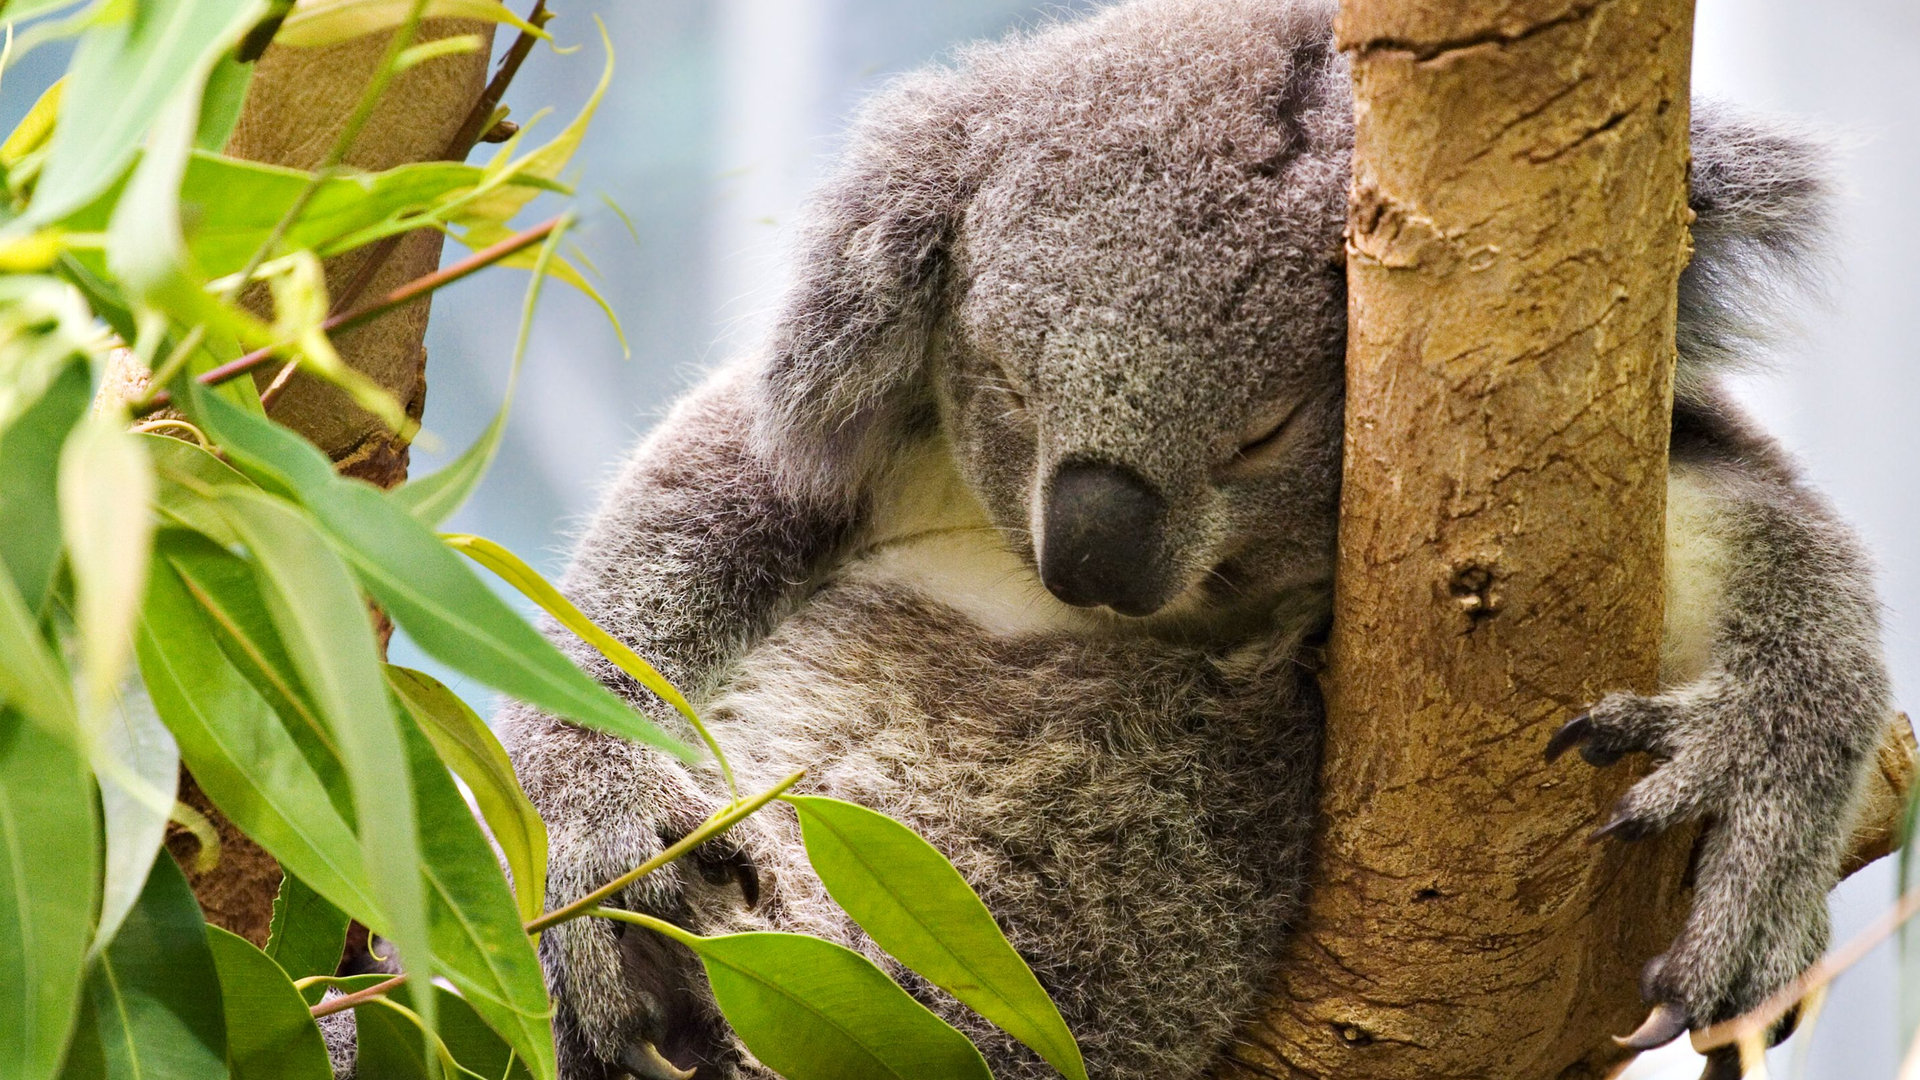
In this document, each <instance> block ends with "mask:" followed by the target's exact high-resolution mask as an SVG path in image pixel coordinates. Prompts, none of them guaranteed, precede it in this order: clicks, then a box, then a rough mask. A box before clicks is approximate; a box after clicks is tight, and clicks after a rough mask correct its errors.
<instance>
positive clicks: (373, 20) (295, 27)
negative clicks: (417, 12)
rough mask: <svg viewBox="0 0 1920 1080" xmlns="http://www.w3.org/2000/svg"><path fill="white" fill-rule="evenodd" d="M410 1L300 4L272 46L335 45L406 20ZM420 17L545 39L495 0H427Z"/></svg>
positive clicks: (324, 0)
mask: <svg viewBox="0 0 1920 1080" xmlns="http://www.w3.org/2000/svg"><path fill="white" fill-rule="evenodd" d="M412 7H413V0H321V2H319V3H308V4H302V5H300V6H299V7H297V8H295V9H294V11H293V14H291V15H289V16H287V20H286V22H284V23H281V24H280V32H279V33H278V34H276V35H274V38H273V41H274V44H276V45H288V46H292V47H294V48H314V47H318V46H325V45H336V44H339V43H340V42H343V41H351V40H352V39H354V38H356V37H364V36H365V35H367V34H376V33H379V32H380V31H382V30H391V29H393V28H394V27H396V26H399V25H400V24H401V23H403V22H406V21H407V16H408V14H409V12H410V11H411V10H412ZM421 18H423V19H479V20H483V21H486V22H495V23H504V24H505V25H507V26H511V27H513V28H514V29H516V30H519V31H521V32H523V33H529V34H533V35H534V36H535V37H539V38H546V37H547V34H546V32H545V31H543V30H541V29H540V28H539V27H537V26H534V25H533V24H532V23H529V22H527V21H526V20H525V19H522V18H521V17H520V16H518V15H515V14H514V13H513V12H512V10H510V9H509V8H507V7H506V6H505V5H503V4H501V3H499V0H427V6H426V10H425V11H424V12H422V13H421Z"/></svg>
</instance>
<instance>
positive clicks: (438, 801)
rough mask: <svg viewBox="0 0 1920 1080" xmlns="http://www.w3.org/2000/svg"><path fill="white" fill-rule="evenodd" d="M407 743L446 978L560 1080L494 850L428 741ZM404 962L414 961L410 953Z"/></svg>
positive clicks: (543, 1072) (525, 940)
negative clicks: (408, 959) (409, 956)
mask: <svg viewBox="0 0 1920 1080" xmlns="http://www.w3.org/2000/svg"><path fill="white" fill-rule="evenodd" d="M404 735H405V739H406V743H407V755H408V760H409V762H410V763H411V765H412V769H413V786H414V791H415V793H416V796H417V797H418V799H419V804H420V830H421V849H422V850H421V856H422V859H423V862H422V864H421V869H422V871H423V872H424V874H425V875H426V879H427V884H428V887H429V888H430V890H431V900H432V908H431V913H432V918H433V947H434V951H435V953H436V955H437V956H438V957H439V959H440V962H441V970H442V972H443V973H444V974H445V975H446V977H447V979H448V980H449V981H450V982H452V983H453V985H454V986H456V987H458V988H459V990H460V993H461V995H462V996H463V997H465V998H466V1000H467V1002H468V1003H469V1004H470V1005H472V1006H473V1008H474V1011H476V1012H478V1013H479V1014H480V1015H481V1016H482V1017H484V1018H485V1019H486V1021H487V1023H488V1024H489V1025H491V1026H492V1028H493V1030H494V1031H496V1032H499V1034H500V1035H501V1037H503V1038H504V1039H506V1040H507V1042H508V1044H510V1045H511V1046H512V1047H513V1048H514V1049H515V1050H517V1051H518V1052H519V1054H520V1057H521V1059H522V1061H524V1062H525V1064H526V1066H527V1067H528V1069H529V1070H530V1071H531V1072H532V1073H533V1076H534V1077H535V1080H553V1077H554V1075H555V1065H554V1050H553V1029H552V1025H551V1018H552V1012H553V1010H552V1006H551V1005H549V1004H548V1001H547V987H546V980H545V979H544V978H543V977H542V975H541V973H540V958H539V956H538V955H537V954H536V953H535V952H534V948H533V939H532V938H531V937H530V936H528V934H527V933H526V931H525V930H524V929H522V927H521V919H520V913H519V911H518V909H516V908H515V906H514V900H513V895H512V894H511V893H510V892H509V891H508V889H507V883H506V879H505V878H504V877H503V876H502V875H501V873H500V864H499V862H498V861H497V860H496V859H495V858H494V854H493V848H492V847H490V846H489V845H488V844H487V839H486V836H485V835H483V834H482V833H481V831H480V826H479V824H478V823H477V822H476V821H475V820H474V817H473V811H471V810H470V809H468V807H467V803H466V800H464V799H462V798H461V797H460V792H459V790H458V789H457V788H455V787H454V784H453V778H452V777H451V776H449V775H448V774H447V770H446V767H445V766H443V765H442V764H441V763H440V759H439V758H438V757H437V756H435V754H434V751H433V747H432V745H431V744H430V743H429V742H428V740H427V738H426V737H425V736H424V735H422V734H420V733H419V732H418V731H415V730H412V729H410V728H409V729H407V730H406V731H405V732H404ZM401 959H402V961H406V951H405V947H404V946H402V949H401ZM415 1007H416V1008H418V1005H417V1004H416V1006H415Z"/></svg>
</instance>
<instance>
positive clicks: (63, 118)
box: [26, 0, 266, 225]
mask: <svg viewBox="0 0 1920 1080" xmlns="http://www.w3.org/2000/svg"><path fill="white" fill-rule="evenodd" d="M265 11H266V4H265V2H264V0H192V2H184V0H122V2H120V3H117V4H112V5H107V6H106V7H105V8H104V9H103V10H102V11H101V12H100V15H99V17H98V18H97V19H96V20H95V21H94V23H93V25H92V26H91V27H90V28H89V29H88V30H87V32H86V33H85V34H84V35H83V36H82V37H81V39H80V43H79V45H78V46H76V47H75V49H74V53H73V61H72V63H71V64H70V65H69V66H68V68H67V84H66V89H65V92H64V95H63V100H62V102H61V105H60V122H59V124H58V126H57V127H56V128H55V130H54V133H53V140H52V144H51V149H50V152H49V154H48V157H47V163H46V166H45V167H44V168H43V169H42V171H41V175H40V181H39V183H38V185H37V186H36V188H35V195H34V199H33V202H32V203H31V204H29V206H28V209H27V214H26V220H27V221H28V222H30V223H32V224H40V225H44V224H51V223H53V222H55V221H58V220H60V219H61V218H63V217H65V216H66V215H67V214H69V213H71V212H72V211H74V210H76V209H78V208H79V207H82V206H85V205H86V204H87V203H89V202H91V201H92V200H93V199H94V197H95V196H97V195H99V194H100V193H101V192H102V191H105V190H106V189H107V188H108V187H109V186H110V185H112V184H113V182H114V181H115V180H118V179H119V178H120V176H121V175H122V173H124V172H125V170H126V168H127V165H128V164H129V163H130V162H132V160H133V157H134V154H135V152H136V151H137V150H138V149H139V147H140V144H141V141H142V138H143V137H144V136H145V135H146V133H147V130H148V129H149V128H150V127H152V126H153V123H154V121H155V119H156V118H157V117H158V116H159V114H160V112H161V111H162V110H163V109H165V108H166V107H167V106H168V105H170V104H172V103H174V102H175V101H176V100H177V99H178V97H179V96H180V95H181V94H182V93H183V92H184V93H186V94H189V95H193V100H192V105H193V106H194V109H193V111H194V115H195V118H196V120H197V117H198V112H199V110H198V100H197V94H198V89H199V87H200V86H201V85H202V83H203V82H204V80H205V79H206V76H207V72H208V70H209V69H210V68H211V67H212V66H213V65H214V63H215V62H216V61H217V60H218V59H219V58H220V56H221V54H222V53H225V52H226V51H227V50H229V49H231V48H232V47H233V46H234V44H235V43H236V42H238V41H239V39H240V35H241V34H243V33H245V32H246V30H247V29H248V27H250V26H252V25H253V23H254V22H255V21H256V20H258V19H259V17H260V16H261V15H262V14H263V13H264V12H265Z"/></svg>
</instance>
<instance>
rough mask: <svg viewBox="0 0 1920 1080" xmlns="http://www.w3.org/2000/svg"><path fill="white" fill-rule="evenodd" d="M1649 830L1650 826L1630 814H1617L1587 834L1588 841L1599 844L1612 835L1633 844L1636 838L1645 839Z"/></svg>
mask: <svg viewBox="0 0 1920 1080" xmlns="http://www.w3.org/2000/svg"><path fill="white" fill-rule="evenodd" d="M1647 832H1648V828H1647V824H1646V823H1645V822H1643V821H1640V820H1638V819H1636V818H1634V817H1633V816H1632V815H1630V814H1617V815H1615V816H1614V818H1613V820H1612V821H1609V822H1607V823H1606V824H1605V825H1602V826H1600V827H1599V828H1597V829H1595V830H1593V832H1591V833H1589V834H1588V835H1587V843H1589V844H1597V843H1599V842H1600V841H1602V840H1605V839H1606V838H1608V837H1609V836H1611V837H1613V838H1614V839H1616V840H1623V841H1625V842H1627V843H1629V844H1631V843H1633V842H1634V841H1635V840H1643V839H1645V838H1646V835H1647Z"/></svg>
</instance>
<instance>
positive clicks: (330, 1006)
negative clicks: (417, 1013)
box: [307, 971, 407, 1020]
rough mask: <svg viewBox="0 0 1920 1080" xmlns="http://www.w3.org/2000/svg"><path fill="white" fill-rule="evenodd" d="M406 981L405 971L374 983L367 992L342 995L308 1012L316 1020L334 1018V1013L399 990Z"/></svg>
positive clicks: (361, 991)
mask: <svg viewBox="0 0 1920 1080" xmlns="http://www.w3.org/2000/svg"><path fill="white" fill-rule="evenodd" d="M406 981H407V973H406V972H404V971H403V972H401V973H400V974H398V975H395V976H394V977H393V978H391V979H388V980H387V981H385V982H378V983H374V984H373V985H372V986H369V987H367V988H366V989H365V990H355V991H354V992H353V993H351V994H341V995H340V996H339V997H337V998H328V999H327V1000H325V1001H323V1002H321V1003H320V1004H318V1005H315V1006H314V1007H313V1008H311V1009H308V1010H307V1011H308V1012H309V1013H312V1014H313V1018H314V1019H315V1020H318V1019H320V1018H321V1017H323V1016H332V1015H333V1014H334V1013H337V1012H345V1011H347V1010H348V1009H351V1008H353V1007H354V1006H356V1005H364V1004H366V1003H367V1002H369V1001H372V1000H373V999H374V998H377V997H379V996H380V995H382V994H385V993H386V992H387V991H389V990H398V989H399V988H400V986H401V984H403V983H405V982H406Z"/></svg>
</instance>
